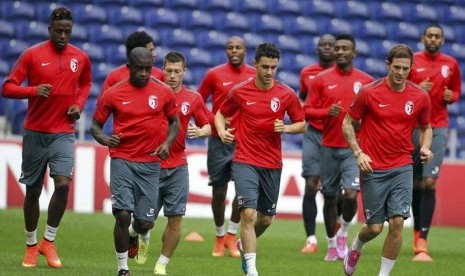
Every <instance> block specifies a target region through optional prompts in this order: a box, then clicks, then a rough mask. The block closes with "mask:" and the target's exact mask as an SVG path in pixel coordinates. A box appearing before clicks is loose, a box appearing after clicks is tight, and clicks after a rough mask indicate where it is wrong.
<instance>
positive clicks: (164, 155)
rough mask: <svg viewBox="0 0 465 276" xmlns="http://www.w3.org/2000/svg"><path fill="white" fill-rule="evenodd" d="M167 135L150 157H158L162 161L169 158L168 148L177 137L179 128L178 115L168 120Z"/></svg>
mask: <svg viewBox="0 0 465 276" xmlns="http://www.w3.org/2000/svg"><path fill="white" fill-rule="evenodd" d="M168 123H169V125H168V135H167V138H166V140H165V142H163V144H161V145H160V146H158V148H157V149H156V150H155V152H153V153H152V154H151V155H152V156H154V155H158V157H160V158H161V159H162V160H166V159H168V158H169V157H170V147H171V145H172V144H173V142H174V140H175V139H176V137H177V136H178V132H179V128H180V125H181V123H180V122H179V117H178V114H176V115H175V116H173V117H171V118H168Z"/></svg>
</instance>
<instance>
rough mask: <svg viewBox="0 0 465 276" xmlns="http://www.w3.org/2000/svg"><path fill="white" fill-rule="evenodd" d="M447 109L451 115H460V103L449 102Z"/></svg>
mask: <svg viewBox="0 0 465 276" xmlns="http://www.w3.org/2000/svg"><path fill="white" fill-rule="evenodd" d="M447 111H448V113H449V115H453V116H458V115H459V114H460V106H459V103H458V102H455V103H453V104H449V105H448V106H447Z"/></svg>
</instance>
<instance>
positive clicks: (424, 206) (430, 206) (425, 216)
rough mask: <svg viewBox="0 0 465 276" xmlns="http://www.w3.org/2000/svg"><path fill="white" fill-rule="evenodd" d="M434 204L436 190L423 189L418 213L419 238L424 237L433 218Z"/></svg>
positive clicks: (426, 235)
mask: <svg viewBox="0 0 465 276" xmlns="http://www.w3.org/2000/svg"><path fill="white" fill-rule="evenodd" d="M435 206H436V190H434V189H433V190H431V189H425V190H424V192H423V198H422V199H421V213H420V227H421V229H420V238H423V239H426V238H427V237H428V232H429V229H430V227H431V222H432V220H433V214H434V207H435Z"/></svg>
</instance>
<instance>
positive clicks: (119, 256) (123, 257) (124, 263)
mask: <svg viewBox="0 0 465 276" xmlns="http://www.w3.org/2000/svg"><path fill="white" fill-rule="evenodd" d="M116 260H117V262H118V270H121V269H125V270H129V267H128V252H127V251H126V252H123V253H118V252H116Z"/></svg>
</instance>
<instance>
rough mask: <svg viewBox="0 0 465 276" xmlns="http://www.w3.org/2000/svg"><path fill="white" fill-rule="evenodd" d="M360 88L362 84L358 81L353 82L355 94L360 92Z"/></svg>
mask: <svg viewBox="0 0 465 276" xmlns="http://www.w3.org/2000/svg"><path fill="white" fill-rule="evenodd" d="M361 87H362V83H361V82H359V81H356V82H354V93H355V94H357V93H358V91H360V88H361Z"/></svg>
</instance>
